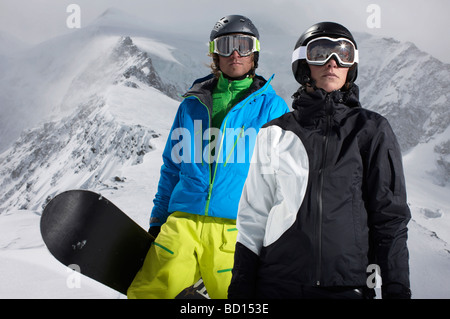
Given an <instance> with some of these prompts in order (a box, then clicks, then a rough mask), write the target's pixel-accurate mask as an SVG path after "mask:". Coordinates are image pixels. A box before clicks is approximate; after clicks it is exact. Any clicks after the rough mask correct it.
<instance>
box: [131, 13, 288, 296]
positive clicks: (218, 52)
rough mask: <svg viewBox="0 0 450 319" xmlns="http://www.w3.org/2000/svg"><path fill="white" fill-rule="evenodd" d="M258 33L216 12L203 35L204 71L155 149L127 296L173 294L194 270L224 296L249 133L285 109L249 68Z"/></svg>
mask: <svg viewBox="0 0 450 319" xmlns="http://www.w3.org/2000/svg"><path fill="white" fill-rule="evenodd" d="M259 50H260V45H259V33H258V30H257V29H256V27H255V26H254V25H253V23H252V22H251V21H250V19H248V18H246V17H244V16H239V15H231V16H226V17H224V18H222V19H220V20H219V21H218V22H217V23H216V24H215V26H214V28H213V30H212V32H211V36H210V55H211V57H212V59H213V63H212V65H211V68H212V73H213V74H211V75H209V76H207V77H205V78H203V79H199V80H197V81H195V82H194V84H193V86H192V87H191V89H190V90H189V91H188V92H187V93H186V94H185V95H184V100H183V102H182V103H181V105H180V107H179V109H178V112H177V114H176V117H175V120H174V123H173V126H172V129H171V133H170V135H169V139H168V141H167V144H166V147H165V149H164V153H163V161H164V164H163V166H162V168H161V177H160V181H159V185H158V192H157V194H156V196H155V199H154V207H153V210H152V214H151V218H150V230H149V232H150V234H152V235H153V236H154V237H156V239H155V242H154V244H153V245H152V247H151V248H150V250H149V252H148V254H147V257H146V260H145V262H144V265H143V267H142V269H141V270H140V271H139V273H138V274H137V276H136V278H135V279H134V281H133V283H132V285H131V286H130V288H129V290H128V297H129V298H174V297H175V296H177V295H178V294H179V293H180V292H181V291H182V290H183V289H184V288H186V287H188V286H191V285H193V284H194V283H195V282H197V281H198V280H199V279H200V277H201V278H203V281H204V283H205V287H206V289H207V291H208V294H209V296H210V297H211V298H226V297H227V289H228V285H229V283H230V280H231V270H232V268H233V261H234V251H235V244H236V236H237V229H236V218H237V209H238V204H239V199H240V196H241V193H242V188H243V186H244V182H245V179H246V177H247V172H248V168H249V165H250V159H251V158H252V153H253V148H254V143H255V139H256V135H257V133H258V131H259V129H260V128H261V126H263V125H264V124H265V123H267V122H269V121H271V120H272V119H275V118H278V117H279V116H281V115H283V114H285V113H287V112H288V111H289V109H288V107H287V105H286V103H285V102H284V100H283V99H282V98H281V97H279V96H278V95H277V94H276V93H275V91H274V90H273V88H272V87H271V85H270V81H271V80H272V78H273V76H272V78H270V79H269V81H266V80H265V79H264V78H262V77H260V76H258V75H256V74H255V70H256V68H257V66H258V58H259Z"/></svg>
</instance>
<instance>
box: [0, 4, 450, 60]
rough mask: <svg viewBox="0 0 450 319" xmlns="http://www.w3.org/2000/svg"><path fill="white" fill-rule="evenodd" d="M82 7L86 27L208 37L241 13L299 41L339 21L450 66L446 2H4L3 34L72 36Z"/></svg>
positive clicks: (33, 37)
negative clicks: (134, 27) (118, 15)
mask: <svg viewBox="0 0 450 319" xmlns="http://www.w3.org/2000/svg"><path fill="white" fill-rule="evenodd" d="M71 3H75V4H78V5H79V6H80V8H81V23H82V26H86V25H87V24H89V23H90V22H92V21H93V20H94V19H95V18H96V17H97V16H99V15H100V14H101V13H102V12H104V11H105V10H106V9H108V8H109V7H116V8H118V9H122V10H124V11H126V12H128V13H130V14H133V15H136V16H137V17H139V18H140V19H142V20H143V21H145V22H146V23H147V24H148V25H149V26H151V27H154V28H161V29H162V30H168V31H173V32H178V33H180V34H183V33H190V34H194V33H195V34H199V36H202V34H204V36H205V38H207V37H208V35H209V31H210V29H211V28H212V26H213V25H214V23H215V22H216V21H217V20H218V19H219V18H221V17H222V16H224V15H227V14H234V13H237V14H243V15H247V16H248V17H250V18H251V19H252V20H253V21H254V23H255V24H256V25H257V26H258V27H261V29H263V30H265V32H271V31H273V32H275V31H276V30H278V31H277V32H284V33H285V34H289V35H292V36H293V37H294V38H295V37H298V36H299V35H300V34H301V33H302V32H303V31H304V30H305V29H306V28H307V27H308V26H310V25H312V24H313V23H316V22H319V21H325V20H328V21H336V22H339V23H342V24H344V25H345V26H346V27H348V28H349V29H350V30H351V31H363V32H369V33H372V34H376V35H381V36H388V37H394V38H396V39H398V40H401V41H411V42H414V43H415V44H416V45H417V46H418V47H419V48H420V49H422V50H424V51H427V52H429V53H431V54H433V55H434V56H436V57H438V58H440V59H441V60H443V61H445V62H450V54H449V53H450V39H449V37H446V36H443V35H445V32H447V30H448V29H449V27H450V23H449V22H448V21H449V20H448V18H447V12H449V9H450V2H449V1H447V0H427V1H426V2H424V1H421V0H409V1H408V0H396V1H391V0H345V1H334V0H302V1H298V0H265V1H260V0H227V1H226V2H223V1H222V2H217V1H210V0H191V1H183V0H164V1H148V0H129V1H124V0H95V1H91V0H35V1H29V0H1V1H0V30H2V31H6V32H8V33H10V34H11V35H14V36H17V37H19V38H20V39H23V40H25V41H28V42H33V43H36V42H39V41H43V40H46V39H48V38H51V37H54V36H56V35H58V34H62V33H66V32H69V31H70V30H68V28H67V25H66V19H67V16H68V13H67V12H66V8H67V6H68V5H69V4H71ZM370 4H375V5H377V6H378V7H379V8H380V19H381V27H380V28H369V27H368V24H367V19H368V18H369V16H370V15H371V12H367V8H368V6H369V5H370Z"/></svg>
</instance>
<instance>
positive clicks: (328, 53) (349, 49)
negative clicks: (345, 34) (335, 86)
mask: <svg viewBox="0 0 450 319" xmlns="http://www.w3.org/2000/svg"><path fill="white" fill-rule="evenodd" d="M333 56H334V57H336V59H337V61H338V64H339V65H340V66H341V67H351V66H352V65H353V64H355V63H359V55H358V50H357V49H356V48H355V45H354V44H353V43H352V42H351V41H350V40H348V39H345V38H339V39H333V38H328V37H320V38H317V39H313V40H311V41H310V42H308V44H306V46H301V47H299V48H297V49H296V50H295V51H294V53H293V54H292V62H294V61H297V60H300V59H306V62H308V64H312V65H324V64H326V63H327V62H328V60H329V59H330V58H331V57H333Z"/></svg>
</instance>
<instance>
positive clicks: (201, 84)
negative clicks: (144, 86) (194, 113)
mask: <svg viewBox="0 0 450 319" xmlns="http://www.w3.org/2000/svg"><path fill="white" fill-rule="evenodd" d="M272 78H273V75H272V77H271V78H270V79H269V80H268V81H267V80H266V79H264V78H263V77H262V76H259V75H256V76H255V77H254V78H253V83H252V85H251V86H250V88H249V89H248V91H247V95H246V96H244V97H243V99H246V98H247V97H248V96H250V95H251V94H253V93H255V92H256V91H258V90H260V89H261V88H263V87H264V86H265V85H269V83H270V82H271V80H272ZM217 82H218V80H217V79H216V78H215V77H214V75H213V74H210V75H208V76H206V77H204V78H201V79H198V80H196V81H195V82H194V83H193V84H192V87H191V88H190V89H189V90H188V91H187V92H186V93H185V94H183V96H182V97H183V98H187V97H189V96H195V97H197V98H198V99H199V100H200V101H201V102H202V103H203V104H205V105H206V106H208V107H212V92H213V89H214V87H215V86H216V85H217ZM270 90H271V91H273V89H272V88H271V87H270Z"/></svg>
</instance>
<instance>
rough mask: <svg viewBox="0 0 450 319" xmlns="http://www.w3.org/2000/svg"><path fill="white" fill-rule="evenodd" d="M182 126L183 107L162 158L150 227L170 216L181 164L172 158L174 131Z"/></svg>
mask: <svg viewBox="0 0 450 319" xmlns="http://www.w3.org/2000/svg"><path fill="white" fill-rule="evenodd" d="M181 127H182V108H181V107H180V108H179V109H178V112H177V114H176V116H175V119H174V122H173V125H172V128H171V130H170V133H169V136H168V138H167V142H166V146H165V148H164V151H163V154H162V158H163V165H162V166H161V172H160V173H161V175H160V178H159V183H158V190H157V193H156V195H155V198H154V200H153V204H154V206H153V209H152V212H151V215H150V227H154V226H161V225H162V224H164V223H165V222H166V220H167V217H169V212H168V207H169V202H170V197H171V195H172V192H173V189H174V188H175V186H176V185H177V183H178V182H179V180H180V175H179V174H180V164H179V163H176V162H175V161H174V160H173V158H172V150H173V147H174V143H176V142H177V141H175V142H174V141H172V138H171V136H172V133H173V132H174V130H176V129H178V128H181Z"/></svg>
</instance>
